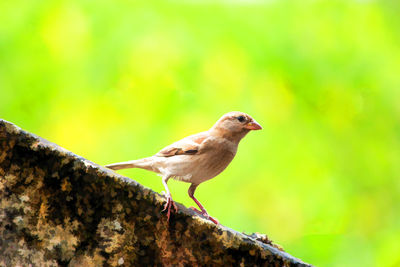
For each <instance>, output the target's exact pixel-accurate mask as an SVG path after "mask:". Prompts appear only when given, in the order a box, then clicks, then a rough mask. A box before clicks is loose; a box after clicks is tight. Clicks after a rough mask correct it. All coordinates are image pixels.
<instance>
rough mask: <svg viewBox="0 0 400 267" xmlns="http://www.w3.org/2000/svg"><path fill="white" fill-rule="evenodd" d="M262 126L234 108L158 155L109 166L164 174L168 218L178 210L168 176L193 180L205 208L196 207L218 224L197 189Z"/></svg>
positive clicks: (192, 188)
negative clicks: (250, 132)
mask: <svg viewBox="0 0 400 267" xmlns="http://www.w3.org/2000/svg"><path fill="white" fill-rule="evenodd" d="M260 129H262V127H261V126H260V125H259V124H258V123H257V122H256V121H255V120H254V119H253V118H252V117H250V116H249V115H247V114H245V113H243V112H238V111H233V112H229V113H227V114H225V115H223V116H222V117H221V118H220V119H219V120H218V121H217V122H216V123H215V124H214V126H213V127H211V129H209V130H208V131H205V132H201V133H198V134H194V135H191V136H188V137H186V138H183V139H181V140H179V141H177V142H175V143H173V144H171V145H169V146H167V147H165V148H164V149H162V150H161V151H160V152H158V153H157V154H155V155H154V156H151V157H148V158H143V159H138V160H132V161H126V162H120V163H114V164H110V165H107V166H106V167H107V168H110V169H113V170H120V169H126V168H142V169H146V170H149V171H153V172H156V173H158V174H160V175H161V176H162V182H163V184H164V187H165V190H166V198H167V203H166V204H165V207H164V210H167V218H168V220H169V218H170V214H171V207H172V206H173V207H174V208H175V210H177V207H176V205H175V203H174V202H173V200H172V197H171V193H170V192H169V188H168V185H167V182H168V180H169V179H170V178H174V179H177V180H180V181H183V182H188V183H191V185H190V187H189V190H188V193H189V196H190V197H191V198H192V199H193V200H194V201H195V202H196V204H197V205H198V206H199V208H200V209H201V211H199V210H197V209H195V208H193V209H194V210H195V211H197V212H198V213H200V214H202V215H204V216H205V217H207V218H209V219H210V220H211V221H213V222H214V223H216V224H218V221H217V220H216V219H214V218H213V217H211V216H209V215H208V213H207V211H206V210H205V209H204V207H203V206H202V205H201V204H200V202H199V201H198V200H197V199H196V198H195V197H194V192H195V190H196V188H197V186H198V185H199V184H200V183H202V182H204V181H207V180H209V179H211V178H213V177H215V176H217V175H218V174H219V173H221V172H222V171H223V170H224V169H225V168H226V167H227V166H228V165H229V163H230V162H231V161H232V159H233V158H234V157H235V155H236V151H237V147H238V145H239V142H240V140H241V139H242V138H243V137H244V136H245V135H246V134H247V133H248V132H249V131H251V130H260Z"/></svg>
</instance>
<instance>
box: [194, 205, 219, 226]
mask: <svg viewBox="0 0 400 267" xmlns="http://www.w3.org/2000/svg"><path fill="white" fill-rule="evenodd" d="M190 209H192V210H193V211H194V212H196V213H197V214H200V215H202V216H204V217H206V218H207V219H208V220H210V221H212V222H213V223H215V224H216V225H219V221H218V220H217V219H215V218H214V217H211V216H210V215H208V213H207V212H206V211H200V210H198V209H196V208H195V207H190Z"/></svg>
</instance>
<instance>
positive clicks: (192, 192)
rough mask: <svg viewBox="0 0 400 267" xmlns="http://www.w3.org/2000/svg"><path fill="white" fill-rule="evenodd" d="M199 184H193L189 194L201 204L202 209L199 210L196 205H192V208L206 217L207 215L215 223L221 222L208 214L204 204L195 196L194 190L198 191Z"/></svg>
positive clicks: (198, 204)
mask: <svg viewBox="0 0 400 267" xmlns="http://www.w3.org/2000/svg"><path fill="white" fill-rule="evenodd" d="M197 186H198V185H197V184H191V185H190V187H189V190H188V194H189V197H190V198H191V199H193V200H194V202H196V204H197V206H199V208H200V209H201V211H199V210H198V209H196V208H194V207H191V209H193V210H194V211H195V212H197V213H199V214H201V215H203V216H204V217H206V218H207V219H209V220H210V221H212V222H213V223H215V224H219V222H218V220H217V219H215V218H213V217H211V216H210V215H208V213H207V211H206V209H205V208H204V207H203V205H201V203H200V201H198V200H197V198H195V197H194V191H196V188H197Z"/></svg>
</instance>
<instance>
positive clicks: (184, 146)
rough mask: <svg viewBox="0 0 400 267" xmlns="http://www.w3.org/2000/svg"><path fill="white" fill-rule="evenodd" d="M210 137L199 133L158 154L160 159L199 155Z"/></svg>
mask: <svg viewBox="0 0 400 267" xmlns="http://www.w3.org/2000/svg"><path fill="white" fill-rule="evenodd" d="M208 137H209V135H208V134H207V133H205V132H204V133H198V134H195V135H191V136H188V137H185V138H183V139H182V140H179V141H177V142H175V143H173V144H172V145H169V146H167V147H165V148H163V149H162V150H161V151H160V152H158V153H157V154H156V156H158V157H172V156H175V155H195V154H198V153H199V151H200V148H201V146H202V144H203V143H204V141H205V140H206V139H207V138H208Z"/></svg>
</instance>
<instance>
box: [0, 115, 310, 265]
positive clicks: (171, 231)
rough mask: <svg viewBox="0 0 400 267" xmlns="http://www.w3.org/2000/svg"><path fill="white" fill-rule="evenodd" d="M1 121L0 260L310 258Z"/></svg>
mask: <svg viewBox="0 0 400 267" xmlns="http://www.w3.org/2000/svg"><path fill="white" fill-rule="evenodd" d="M163 201H164V199H163V198H162V197H161V196H160V195H159V194H157V193H155V192H153V191H151V190H150V189H148V188H145V187H143V186H142V185H140V184H138V183H137V182H135V181H133V180H131V179H128V178H126V177H123V176H120V175H118V174H116V173H114V172H112V171H110V170H107V169H105V168H103V167H101V166H98V165H96V164H94V163H92V162H90V161H88V160H86V159H84V158H82V157H79V156H77V155H75V154H73V153H71V152H69V151H67V150H65V149H63V148H61V147H59V146H57V145H55V144H53V143H50V142H48V141H46V140H44V139H42V138H40V137H38V136H35V135H33V134H31V133H28V132H26V131H23V130H21V129H20V128H18V127H17V126H15V125H13V124H11V123H9V122H6V121H4V120H0V266H29V265H30V264H31V266H67V265H68V266H103V265H109V266H138V265H141V266H199V265H209V266H218V265H224V266H310V265H308V264H306V263H303V262H302V261H300V260H299V259H296V258H294V257H292V256H290V255H289V254H287V253H285V252H283V251H281V250H279V249H277V248H276V247H273V246H272V245H273V244H268V242H266V240H268V239H265V238H264V239H263V237H259V236H251V235H245V234H241V233H238V232H236V231H234V230H231V229H229V228H226V227H224V226H216V225H214V224H212V223H210V222H208V221H207V220H205V219H202V218H200V217H198V216H196V215H195V213H194V212H193V211H191V210H190V209H187V208H185V207H184V206H182V205H180V204H178V206H179V212H178V213H177V214H175V216H174V217H173V218H171V220H170V222H169V223H168V222H167V221H166V220H165V216H164V214H162V213H161V210H162V207H163V204H164V203H163Z"/></svg>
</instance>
